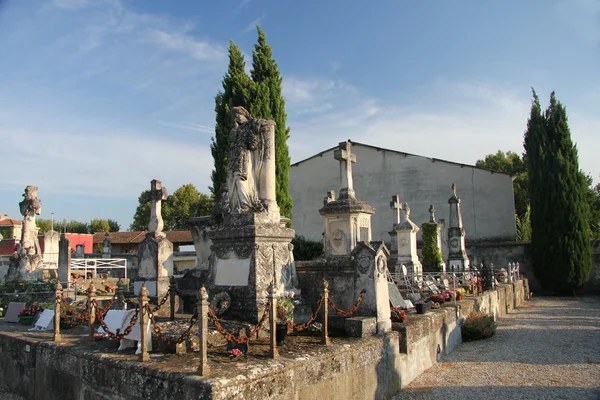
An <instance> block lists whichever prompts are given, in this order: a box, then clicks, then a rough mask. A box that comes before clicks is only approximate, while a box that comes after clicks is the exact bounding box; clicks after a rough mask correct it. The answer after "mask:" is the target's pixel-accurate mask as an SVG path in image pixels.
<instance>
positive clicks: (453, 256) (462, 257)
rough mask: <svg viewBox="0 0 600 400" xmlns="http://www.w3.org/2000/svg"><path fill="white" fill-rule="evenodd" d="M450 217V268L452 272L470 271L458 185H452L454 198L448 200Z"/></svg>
mask: <svg viewBox="0 0 600 400" xmlns="http://www.w3.org/2000/svg"><path fill="white" fill-rule="evenodd" d="M448 204H450V215H449V222H448V268H449V270H450V271H468V270H469V258H468V257H467V252H466V251H465V230H464V229H463V223H462V215H461V213H460V198H459V197H458V196H457V195H456V185H455V184H454V183H453V184H452V197H450V199H448Z"/></svg>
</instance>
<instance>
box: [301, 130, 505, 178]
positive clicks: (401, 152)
mask: <svg viewBox="0 0 600 400" xmlns="http://www.w3.org/2000/svg"><path fill="white" fill-rule="evenodd" d="M348 141H349V142H350V143H352V145H359V146H364V147H370V148H372V149H376V150H378V151H389V152H391V153H396V154H401V155H403V156H411V157H420V158H424V159H427V160H431V161H432V162H444V163H447V164H452V165H458V166H460V167H469V168H477V169H481V170H483V171H488V172H491V173H492V174H504V175H508V176H512V175H511V174H507V173H505V172H498V171H492V170H491V169H487V168H482V167H478V166H476V165H470V164H462V163H458V162H454V161H448V160H442V159H439V158H432V157H425V156H420V155H418V154H411V153H406V152H404V151H398V150H392V149H386V148H383V147H377V146H371V145H370V144H364V143H359V142H354V141H352V140H350V139H348ZM337 148H338V146H334V147H331V148H329V149H326V150H323V151H322V152H320V153H317V154H315V155H314V156H311V157H308V158H305V159H304V160H300V161H298V162H295V163H293V164H292V167H297V166H298V165H300V164H302V163H304V162H306V161H308V160H311V159H313V158H315V157H322V156H323V154H325V153H327V152H328V151H331V150H335V149H337Z"/></svg>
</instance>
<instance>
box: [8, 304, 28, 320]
mask: <svg viewBox="0 0 600 400" xmlns="http://www.w3.org/2000/svg"><path fill="white" fill-rule="evenodd" d="M26 305H27V304H26V303H21V302H11V303H9V304H8V308H7V309H6V315H5V316H4V322H19V311H21V310H22V309H24V308H25V306H26Z"/></svg>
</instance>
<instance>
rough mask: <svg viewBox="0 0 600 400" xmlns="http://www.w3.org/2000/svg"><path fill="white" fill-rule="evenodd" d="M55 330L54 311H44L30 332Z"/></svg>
mask: <svg viewBox="0 0 600 400" xmlns="http://www.w3.org/2000/svg"><path fill="white" fill-rule="evenodd" d="M49 329H54V310H44V311H43V312H42V314H41V315H40V316H39V318H38V320H37V321H36V322H35V324H34V326H33V328H32V329H30V330H49Z"/></svg>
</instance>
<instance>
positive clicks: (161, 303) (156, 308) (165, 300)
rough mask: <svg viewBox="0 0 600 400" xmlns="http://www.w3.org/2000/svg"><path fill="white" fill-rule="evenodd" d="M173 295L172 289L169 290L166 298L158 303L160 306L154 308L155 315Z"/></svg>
mask: <svg viewBox="0 0 600 400" xmlns="http://www.w3.org/2000/svg"><path fill="white" fill-rule="evenodd" d="M170 294H171V288H169V290H167V293H166V294H165V296H164V297H163V298H162V300H161V301H160V302H159V303H158V305H157V306H156V307H154V308H153V309H152V312H153V313H155V312H157V311H158V310H160V308H161V307H162V306H163V305H164V304H165V303H166V302H167V300H169V295H170Z"/></svg>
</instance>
